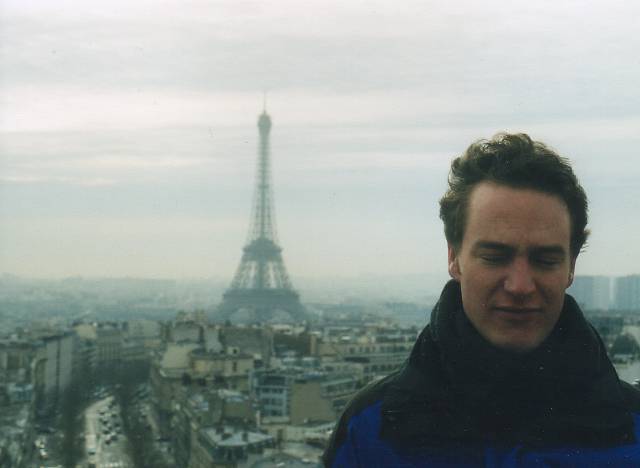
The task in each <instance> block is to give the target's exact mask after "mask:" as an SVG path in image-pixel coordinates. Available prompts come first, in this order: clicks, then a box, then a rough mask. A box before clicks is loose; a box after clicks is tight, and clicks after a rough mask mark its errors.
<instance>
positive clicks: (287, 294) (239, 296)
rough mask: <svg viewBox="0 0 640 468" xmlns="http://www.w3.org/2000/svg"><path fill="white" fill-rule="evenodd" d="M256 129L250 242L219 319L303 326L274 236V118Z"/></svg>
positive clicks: (263, 117)
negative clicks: (293, 322)
mask: <svg viewBox="0 0 640 468" xmlns="http://www.w3.org/2000/svg"><path fill="white" fill-rule="evenodd" d="M258 129H259V130H260V143H259V148H258V168H257V173H256V187H255V194H254V202H253V210H252V211H253V212H252V217H251V227H250V229H249V237H248V240H247V244H246V245H245V247H244V249H243V252H242V259H241V260H240V265H239V266H238V269H237V271H236V274H235V276H234V277H233V281H232V282H231V286H230V287H229V289H227V291H226V292H225V293H224V295H223V300H222V303H221V304H220V306H219V308H218V311H217V317H218V319H220V320H232V321H242V322H268V321H300V320H303V319H304V318H305V312H304V308H303V307H302V305H301V303H300V297H299V295H298V293H297V292H296V291H295V290H294V289H293V286H292V285H291V281H290V279H289V275H288V274H287V270H286V268H285V266H284V261H283V260H282V249H281V248H280V247H279V246H278V240H277V234H276V223H275V211H274V206H273V193H272V189H271V167H270V154H269V153H270V151H269V136H270V132H271V118H270V117H269V115H268V114H267V112H266V110H265V111H263V112H262V114H261V115H260V117H259V118H258Z"/></svg>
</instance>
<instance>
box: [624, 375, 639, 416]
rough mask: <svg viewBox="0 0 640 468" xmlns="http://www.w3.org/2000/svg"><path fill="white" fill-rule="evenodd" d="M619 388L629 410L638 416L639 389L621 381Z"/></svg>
mask: <svg viewBox="0 0 640 468" xmlns="http://www.w3.org/2000/svg"><path fill="white" fill-rule="evenodd" d="M620 387H621V389H622V395H623V396H624V399H625V401H626V402H627V405H628V407H629V409H630V410H631V411H632V412H633V413H635V414H640V389H639V388H638V387H636V386H635V385H631V384H630V383H628V382H625V381H623V380H621V381H620Z"/></svg>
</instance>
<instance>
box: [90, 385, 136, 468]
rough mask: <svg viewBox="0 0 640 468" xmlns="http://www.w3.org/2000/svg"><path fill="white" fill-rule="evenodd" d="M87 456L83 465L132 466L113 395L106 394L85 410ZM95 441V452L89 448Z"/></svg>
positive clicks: (98, 467) (115, 467) (102, 466)
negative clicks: (91, 451) (92, 452)
mask: <svg viewBox="0 0 640 468" xmlns="http://www.w3.org/2000/svg"><path fill="white" fill-rule="evenodd" d="M85 418H86V426H85V428H86V435H85V440H86V441H87V457H88V459H87V460H86V461H85V466H90V463H94V464H95V466H96V468H132V467H133V463H132V462H131V460H130V458H129V456H128V455H127V453H126V439H125V437H124V434H123V433H122V430H121V428H122V420H121V417H120V407H119V406H118V405H117V403H115V401H114V399H113V397H111V396H107V397H105V398H103V399H101V400H99V401H97V402H95V403H93V404H92V405H91V406H89V407H88V408H87V410H86V412H85ZM92 441H95V447H94V449H95V454H90V453H89V449H90V448H91V445H93V442H92Z"/></svg>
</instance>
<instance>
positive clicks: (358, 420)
mask: <svg viewBox="0 0 640 468" xmlns="http://www.w3.org/2000/svg"><path fill="white" fill-rule="evenodd" d="M381 406H382V402H381V401H377V402H374V403H372V404H370V405H368V406H365V407H364V408H363V410H362V411H360V412H358V413H357V414H355V415H354V416H352V417H351V418H350V419H349V421H348V423H347V429H346V438H345V439H344V440H343V441H341V443H340V445H339V447H337V450H336V452H335V454H333V455H332V457H331V459H330V460H327V463H328V464H327V466H331V467H336V468H347V467H349V468H350V467H367V468H374V467H385V468H387V467H398V468H404V467H406V468H409V467H434V468H440V467H442V468H444V467H450V468H453V467H455V468H466V467H468V468H471V467H473V468H477V467H486V468H498V467H500V468H533V467H549V468H551V467H575V468H589V467H612V468H624V467H629V468H631V467H634V468H637V467H640V444H639V443H638V442H637V440H640V429H639V428H640V416H638V415H635V416H634V419H635V434H634V435H635V438H636V440H634V441H633V442H632V443H630V444H626V445H616V446H612V447H598V448H588V447H587V448H585V447H581V446H573V447H572V446H566V447H555V448H537V447H527V446H526V445H524V444H517V445H513V446H500V445H497V444H478V445H471V446H470V445H457V446H456V445H450V446H448V447H440V448H433V447H432V448H428V447H425V448H417V447H414V448H397V447H394V446H393V445H392V444H391V443H390V442H388V441H385V440H383V439H381V438H380V437H379V433H380V425H381V417H380V415H381V411H380V410H381Z"/></svg>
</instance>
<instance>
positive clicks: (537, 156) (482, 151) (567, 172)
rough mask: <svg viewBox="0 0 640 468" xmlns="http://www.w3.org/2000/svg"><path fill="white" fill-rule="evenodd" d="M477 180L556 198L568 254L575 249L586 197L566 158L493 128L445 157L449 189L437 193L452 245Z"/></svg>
mask: <svg viewBox="0 0 640 468" xmlns="http://www.w3.org/2000/svg"><path fill="white" fill-rule="evenodd" d="M480 182H494V183H496V184H500V185H506V186H509V187H513V188H528V189H533V190H538V191H540V192H544V193H548V194H550V195H555V196H557V197H559V198H560V199H562V200H563V201H564V203H565V204H566V205H567V209H568V210H569V216H570V217H571V254H572V256H573V257H576V256H577V255H578V254H579V253H580V250H581V249H582V248H583V246H584V245H585V242H586V240H587V237H588V236H589V231H588V230H587V229H586V226H587V210H588V202H587V195H586V194H585V192H584V189H583V188H582V186H581V185H580V183H579V182H578V179H577V178H576V176H575V174H574V173H573V169H572V168H571V165H570V163H569V160H568V159H566V158H563V157H561V156H559V155H558V154H557V153H555V152H554V151H553V150H551V149H550V148H548V147H547V146H546V145H545V144H544V143H541V142H539V141H533V140H531V138H529V136H528V135H525V134H524V133H517V134H509V133H499V134H497V135H496V136H494V137H493V138H492V139H491V140H479V141H477V142H475V143H473V144H472V145H471V146H469V148H467V150H466V151H465V152H464V154H463V155H462V156H460V157H457V158H456V159H454V160H453V162H452V163H451V171H450V172H449V189H448V190H447V192H446V193H445V194H444V196H443V197H442V199H440V218H441V219H442V221H443V222H444V233H445V236H446V238H447V242H449V243H450V244H451V245H452V246H453V247H454V248H455V249H456V250H458V248H459V247H460V245H461V244H462V238H463V237H464V230H465V225H466V220H467V206H468V204H469V196H470V195H471V191H472V190H473V189H474V187H475V186H476V185H477V184H479V183H480Z"/></svg>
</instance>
